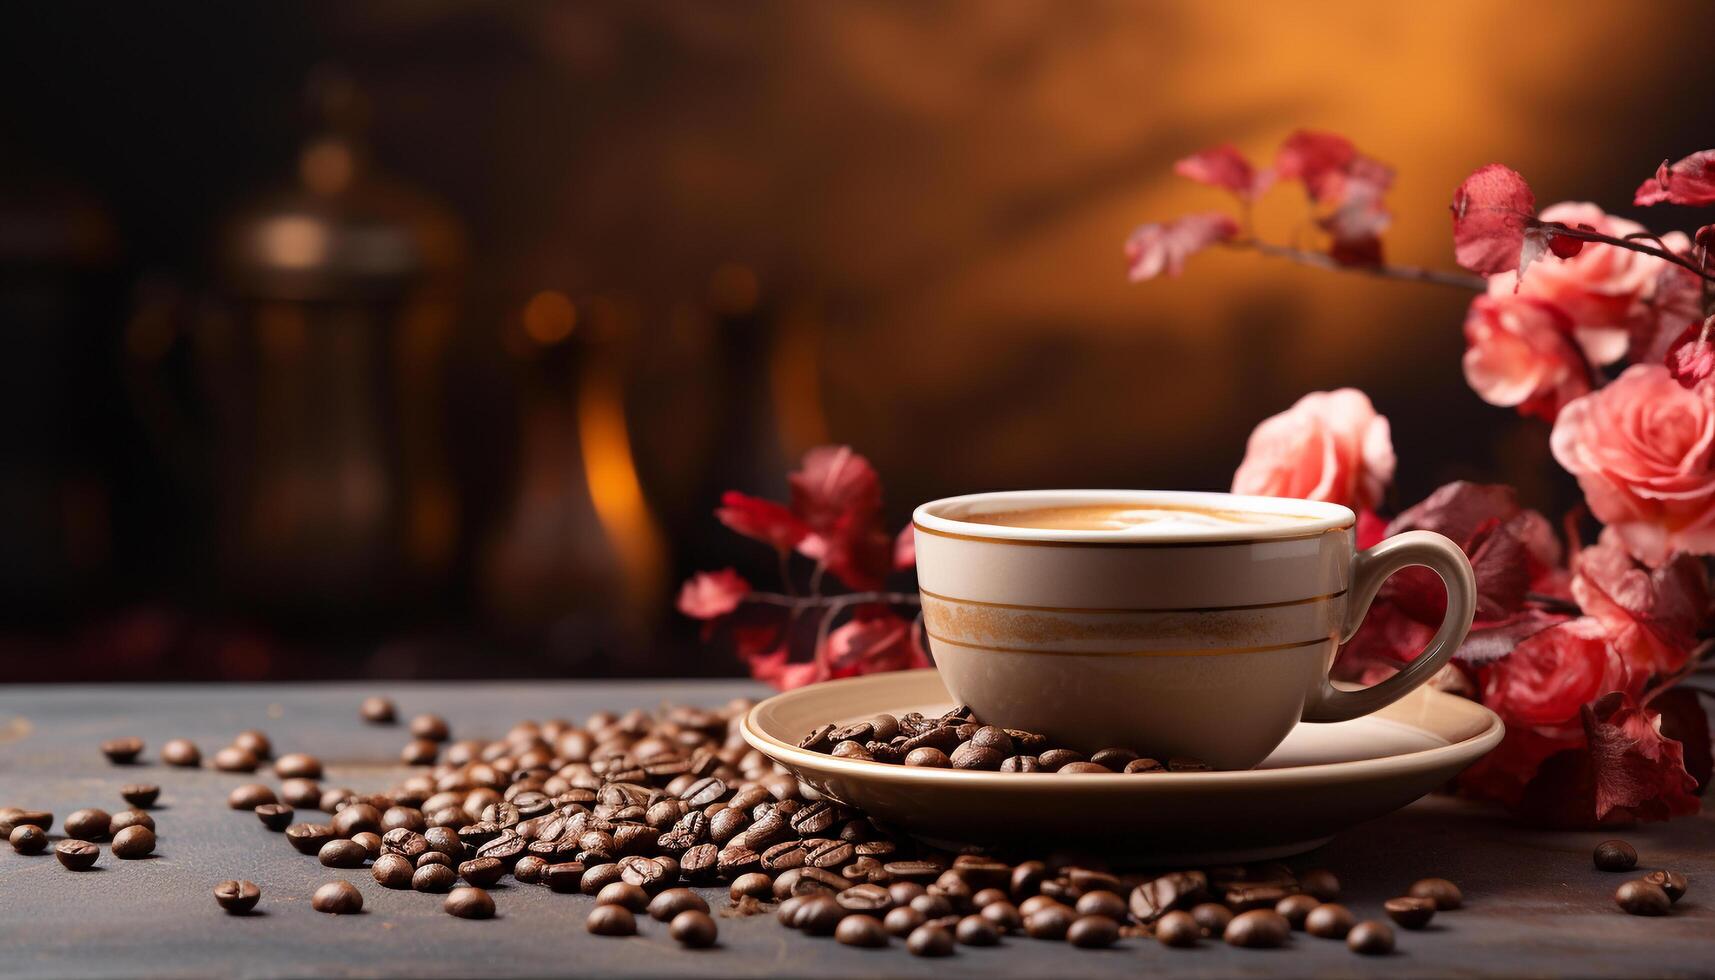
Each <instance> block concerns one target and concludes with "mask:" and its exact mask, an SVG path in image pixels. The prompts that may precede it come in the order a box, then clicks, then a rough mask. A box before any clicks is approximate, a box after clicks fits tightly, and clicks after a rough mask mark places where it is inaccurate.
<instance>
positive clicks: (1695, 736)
mask: <svg viewBox="0 0 1715 980" xmlns="http://www.w3.org/2000/svg"><path fill="white" fill-rule="evenodd" d="M1649 706H1650V707H1652V708H1654V709H1656V710H1657V711H1659V712H1661V733H1662V735H1664V736H1666V737H1667V738H1671V739H1673V740H1674V741H1675V742H1678V743H1679V744H1680V746H1681V747H1682V748H1683V749H1684V750H1685V771H1686V772H1688V773H1690V774H1691V778H1692V779H1695V780H1696V781H1697V790H1696V792H1697V794H1698V795H1699V796H1701V795H1703V791H1704V790H1706V789H1708V788H1709V779H1710V777H1711V775H1715V746H1712V745H1711V744H1710V741H1709V738H1710V733H1709V716H1708V715H1707V714H1706V713H1704V711H1703V695H1702V694H1701V693H1700V692H1698V691H1697V690H1695V689H1693V688H1689V687H1675V688H1670V689H1668V690H1666V691H1663V692H1662V693H1660V694H1658V695H1656V696H1655V697H1654V698H1652V699H1651V700H1650V702H1649Z"/></svg>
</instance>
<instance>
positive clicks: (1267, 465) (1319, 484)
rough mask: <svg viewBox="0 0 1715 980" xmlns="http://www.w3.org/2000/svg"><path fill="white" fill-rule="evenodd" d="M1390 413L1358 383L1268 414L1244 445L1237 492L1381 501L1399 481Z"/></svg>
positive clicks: (1364, 503) (1363, 503)
mask: <svg viewBox="0 0 1715 980" xmlns="http://www.w3.org/2000/svg"><path fill="white" fill-rule="evenodd" d="M1393 467H1394V456H1393V439H1392V437H1391V436H1390V435H1389V430H1388V423H1387V419H1386V418H1385V417H1384V416H1381V415H1377V414H1376V410H1375V406H1373V405H1371V404H1370V399H1369V396H1367V395H1365V394H1364V393H1363V392H1361V391H1359V390H1357V389H1356V388H1341V389H1339V390H1338V391H1316V392H1311V393H1310V394H1308V395H1305V396H1304V397H1303V398H1300V399H1299V400H1298V402H1297V403H1296V404H1294V405H1293V406H1292V407H1291V408H1289V409H1287V410H1286V411H1284V412H1281V413H1280V414H1279V415H1275V416H1273V417H1271V418H1267V419H1264V420H1263V422H1262V424H1260V425H1258V426H1257V427H1256V429H1255V430H1253V431H1252V432H1251V437H1250V441H1249V442H1247V443H1246V444H1245V458H1244V462H1242V463H1240V464H1239V468H1238V471H1237V472H1235V473H1234V474H1233V492H1234V493H1250V494H1258V495H1261V496H1265V497H1299V498H1303V499H1307V500H1326V501H1330V502H1332V503H1336V504H1345V505H1346V506H1348V507H1352V508H1355V509H1359V510H1361V509H1364V508H1368V507H1374V506H1375V505H1376V504H1377V503H1379V502H1380V501H1381V497H1382V493H1383V492H1384V491H1385V490H1386V489H1387V486H1388V484H1389V483H1391V482H1392V481H1393Z"/></svg>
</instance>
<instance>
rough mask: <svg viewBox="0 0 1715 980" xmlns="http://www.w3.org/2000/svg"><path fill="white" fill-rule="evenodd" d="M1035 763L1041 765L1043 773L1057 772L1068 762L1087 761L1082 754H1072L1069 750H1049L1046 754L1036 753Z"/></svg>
mask: <svg viewBox="0 0 1715 980" xmlns="http://www.w3.org/2000/svg"><path fill="white" fill-rule="evenodd" d="M1036 761H1037V762H1039V763H1041V764H1042V771H1043V772H1059V771H1060V767H1061V766H1063V765H1065V764H1067V763H1068V762H1085V761H1087V760H1086V759H1085V758H1084V755H1083V753H1081V752H1074V751H1072V750H1071V749H1049V750H1048V751H1046V752H1039V753H1037V755H1036Z"/></svg>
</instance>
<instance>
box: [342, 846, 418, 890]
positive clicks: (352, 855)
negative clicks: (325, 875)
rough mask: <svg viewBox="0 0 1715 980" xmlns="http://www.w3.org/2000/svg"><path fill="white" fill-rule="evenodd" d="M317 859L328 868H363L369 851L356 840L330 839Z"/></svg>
mask: <svg viewBox="0 0 1715 980" xmlns="http://www.w3.org/2000/svg"><path fill="white" fill-rule="evenodd" d="M316 859H317V860H319V861H320V862H321V863H322V866H323V867H327V868H361V867H363V862H364V861H367V860H368V859H369V852H368V851H367V850H364V847H363V845H362V844H359V843H357V842H356V841H350V840H330V841H328V842H327V843H326V844H323V845H322V846H321V850H319V851H317V852H316ZM423 890H424V891H427V890H428V889H423Z"/></svg>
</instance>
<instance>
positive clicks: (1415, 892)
mask: <svg viewBox="0 0 1715 980" xmlns="http://www.w3.org/2000/svg"><path fill="white" fill-rule="evenodd" d="M1406 894H1407V895H1409V896H1411V897H1412V898H1427V899H1429V900H1430V901H1431V902H1434V903H1435V911H1437V912H1450V911H1452V910H1453V909H1456V908H1458V907H1459V906H1461V905H1463V904H1465V895H1464V893H1463V892H1461V891H1460V890H1459V886H1458V885H1455V884H1453V883H1452V882H1451V881H1448V880H1447V879H1446V878H1423V879H1421V880H1419V881H1416V882H1413V883H1412V885H1411V887H1410V888H1409V889H1407V890H1406Z"/></svg>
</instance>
